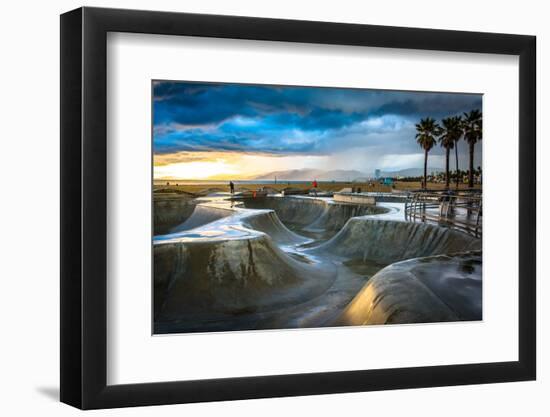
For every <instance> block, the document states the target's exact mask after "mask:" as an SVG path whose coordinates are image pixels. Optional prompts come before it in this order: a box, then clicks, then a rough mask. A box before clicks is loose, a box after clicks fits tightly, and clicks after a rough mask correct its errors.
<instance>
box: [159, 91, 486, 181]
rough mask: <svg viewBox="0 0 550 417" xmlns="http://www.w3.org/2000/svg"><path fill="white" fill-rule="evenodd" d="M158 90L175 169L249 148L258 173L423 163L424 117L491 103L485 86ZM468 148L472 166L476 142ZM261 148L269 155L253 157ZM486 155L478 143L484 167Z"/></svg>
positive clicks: (162, 157)
mask: <svg viewBox="0 0 550 417" xmlns="http://www.w3.org/2000/svg"><path fill="white" fill-rule="evenodd" d="M153 93H154V97H153V100H154V109H153V110H154V111H153V115H154V116H153V118H154V120H153V122H154V128H153V134H154V138H153V139H154V141H153V144H154V153H155V166H164V167H165V168H164V169H165V172H164V173H165V174H166V172H169V170H168V169H167V168H166V166H167V165H171V164H179V166H181V164H184V163H193V162H195V163H198V162H201V161H202V162H210V163H212V162H213V161H217V162H219V163H227V164H226V166H230V165H231V164H232V163H233V165H235V163H237V161H238V156H239V155H247V158H248V159H247V161H249V162H247V163H246V164H244V165H246V166H244V167H241V168H242V169H244V171H246V172H247V173H249V174H250V173H251V172H254V173H255V171H259V170H261V169H262V168H263V167H264V166H265V165H266V164H267V165H273V166H265V172H269V171H273V170H275V169H274V168H277V169H279V168H281V167H282V168H285V167H286V166H287V165H288V166H289V167H290V168H302V167H301V166H297V165H299V164H300V161H303V163H304V167H313V168H325V169H356V170H360V171H363V172H365V173H369V174H370V173H371V172H372V171H373V170H374V169H376V168H381V169H384V170H398V169H404V168H415V167H421V166H422V162H423V153H422V150H421V149H420V147H419V146H418V145H417V144H416V142H415V129H414V124H415V123H417V122H418V121H419V120H420V118H423V117H427V116H430V117H434V118H436V119H441V118H442V117H447V116H450V115H455V114H461V113H462V112H465V111H469V110H472V109H481V104H482V103H481V95H472V94H455V93H452V94H449V93H419V92H402V91H386V90H366V89H342V88H315V87H286V86H263V85H240V84H215V83H211V84H210V83H195V82H164V81H162V82H161V81H155V82H154V83H153ZM459 152H460V162H461V165H462V167H463V168H464V167H465V164H466V161H467V154H466V152H467V148H466V144H462V145H461V146H460V147H459ZM442 155H443V150H442V149H441V148H440V147H439V146H437V147H436V148H434V149H433V150H432V151H431V152H430V159H431V160H430V162H431V163H430V166H431V167H433V168H442V167H443V166H444V159H443V157H442ZM253 156H256V157H258V158H259V159H258V160H259V161H262V164H258V163H253V162H252V157H253ZM224 158H226V159H224ZM235 158H237V159H235ZM269 161H273V163H272V164H271V163H270V162H269ZM480 161H481V146H480V145H478V146H477V147H476V166H477V165H479V164H480ZM228 164H229V165H228ZM239 164H241V165H243V161H242V160H241V161H240V162H239ZM327 164H328V165H330V166H327ZM451 166H454V162H453V164H452V165H451ZM196 167H198V166H196ZM203 168H204V170H206V171H207V169H206V168H205V167H203ZM218 168H219V169H222V168H221V166H220V167H218ZM233 168H234V169H237V168H236V167H235V166H234V167H233ZM222 170H223V169H222ZM218 174H219V173H218V172H215V173H214V174H212V175H218ZM201 175H202V174H201ZM232 175H233V174H232ZM243 175H244V174H243ZM168 176H170V175H168ZM207 176H208V175H207Z"/></svg>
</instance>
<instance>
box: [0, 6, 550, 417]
mask: <svg viewBox="0 0 550 417" xmlns="http://www.w3.org/2000/svg"><path fill="white" fill-rule="evenodd" d="M369 3H370V4H369ZM442 3H443V2H441V1H427V0H426V1H424V0H417V1H410V0H409V1H408V0H399V1H393V2H368V3H367V2H358V1H355V2H354V1H352V0H349V1H348V0H339V1H325V2H320V1H315V2H313V1H312V2H306V1H298V0H278V1H270V2H261V1H254V0H232V1H223V0H200V1H192V0H189V1H187V2H182V1H177V0H173V1H169V0H157V1H154V2H153V1H146V0H125V1H118V2H115V1H93V0H88V1H87V2H86V4H87V5H89V6H105V7H123V8H139V9H159V10H170V11H187V12H199V13H217V14H240V15H250V16H265V17H281V18H294V19H309V20H327V21H341V22H354V23H371V24H381V25H396V26H417V27H432V28H442V29H461V30H475V31H494V32H510V33H522V34H534V35H537V36H538V74H539V78H538V89H537V93H538V120H539V129H538V138H539V144H540V146H539V150H538V154H539V156H538V160H539V186H538V190H539V195H540V194H541V192H542V190H543V187H544V188H546V187H545V184H546V183H548V182H549V181H550V175H549V171H550V170H549V169H548V167H546V168H542V167H541V166H540V165H541V162H542V161H543V156H542V155H544V154H545V153H546V152H550V146H549V144H548V142H546V143H543V141H542V140H541V138H542V137H543V136H544V133H546V135H548V125H547V124H544V123H543V122H544V121H543V120H541V119H542V118H541V115H542V114H543V109H544V110H547V104H548V97H549V96H550V91H549V87H548V85H549V84H548V81H547V80H546V79H544V77H541V75H542V74H543V72H544V71H546V73H547V74H548V73H550V72H549V70H548V60H549V58H550V49H549V48H548V42H549V40H550V26H548V24H547V15H548V12H547V11H545V10H544V2H541V1H534V0H533V1H532V0H524V1H521V2H518V1H514V2H508V1H506V2H504V1H501V2H480V1H479V0H473V1H472V0H462V1H460V2H449V3H448V4H445V5H443V4H442ZM80 5H81V3H80V2H78V1H70V0H60V1H57V2H55V4H53V3H52V2H38V1H27V2H23V1H20V2H15V1H12V2H4V4H3V7H2V18H1V23H0V30H1V35H2V36H1V37H0V42H1V43H2V48H1V60H2V64H1V65H0V71H1V73H2V78H1V79H2V81H3V83H2V88H1V89H0V107H1V108H0V115H1V120H2V129H1V130H0V138H1V148H0V149H1V153H0V155H1V158H0V170H1V175H0V178H1V181H2V188H1V189H2V190H3V194H2V200H1V202H2V204H0V211H1V213H0V222H1V227H0V231H1V234H2V241H1V242H2V243H1V245H2V249H3V250H2V252H1V253H2V256H1V258H0V259H1V261H0V277H1V279H2V283H3V285H2V287H1V290H0V309H1V314H0V318H1V323H2V327H1V330H2V344H1V345H0V346H1V348H0V349H1V352H2V354H1V355H0V370H1V377H0V384H1V388H0V392H2V402H1V403H0V409H1V410H2V414H4V415H25V414H29V415H31V413H32V412H40V413H41V414H45V415H49V414H52V415H72V414H76V411H75V410H74V409H72V408H70V407H68V406H65V405H62V404H59V403H58V402H57V399H56V396H57V393H58V377H59V371H58V368H59V362H58V345H59V344H58V339H59V325H58V304H59V296H58V292H59V291H58V274H59V249H58V246H59V232H58V230H59V220H58V217H59V216H58V210H59V187H58V182H59V181H58V179H59V166H58V165H59V156H58V154H59V142H58V140H59V139H58V137H59V93H58V91H59V51H58V49H59V46H58V43H59V17H58V15H59V14H60V13H62V12H64V11H67V10H70V9H73V8H76V7H79V6H80ZM545 12H546V13H545ZM543 95H544V96H543ZM543 100H544V102H543ZM543 129H544V130H545V132H543ZM544 159H546V158H544ZM545 202H546V203H549V202H550V201H548V197H542V196H540V197H539V212H541V211H542V207H544V206H545V204H544V203H545ZM539 220H540V221H539V226H538V228H539V250H538V253H539V259H540V260H541V262H539V273H538V276H539V297H538V298H539V309H538V311H539V326H538V330H539V367H538V372H539V380H538V381H537V382H528V383H508V384H497V385H483V386H467V387H454V388H435V389H422V390H405V391H388V392H377V393H360V394H347V395H327V396H316V397H302V398H291V399H272V400H255V401H239V402H233V403H212V404H199V405H180V406H169V407H154V408H151V407H146V408H141V409H126V410H117V411H101V412H99V414H100V415H107V414H110V415H112V414H114V413H120V414H121V415H132V416H133V415H144V416H145V415H176V414H181V413H189V414H192V415H219V414H221V413H224V415H239V416H245V415H284V414H288V415H298V413H299V412H301V413H302V414H304V415H311V414H316V415H327V416H329V415H341V414H344V413H354V414H356V413H361V414H367V413H368V414H371V415H399V414H402V415H403V414H406V415H411V416H416V415H419V416H432V415H433V416H439V415H446V416H461V417H463V416H464V415H501V416H502V415H519V414H524V415H534V416H536V415H548V413H549V411H550V405H549V404H550V403H549V401H548V398H547V395H548V394H547V393H548V392H549V391H550V382H549V378H550V366H549V361H548V358H547V355H546V354H545V353H546V352H548V351H549V336H550V330H549V326H548V324H547V323H546V321H547V319H548V318H549V317H550V308H549V304H550V303H548V302H546V304H543V302H542V301H543V300H544V299H547V298H548V297H549V296H550V285H549V283H548V281H547V280H546V279H545V278H546V275H548V273H549V272H550V271H549V268H548V267H547V266H543V265H541V264H542V261H544V259H542V258H543V256H544V255H545V254H546V253H547V252H548V249H549V248H550V246H549V235H548V226H549V221H548V220H547V219H544V218H542V217H541V216H539ZM543 230H544V231H545V232H547V233H546V235H545V236H544V237H542V233H543ZM366 353H367V352H366ZM545 394H546V395H545Z"/></svg>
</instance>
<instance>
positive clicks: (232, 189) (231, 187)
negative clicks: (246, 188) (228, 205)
mask: <svg viewBox="0 0 550 417" xmlns="http://www.w3.org/2000/svg"><path fill="white" fill-rule="evenodd" d="M229 190H230V191H231V194H235V184H233V181H229Z"/></svg>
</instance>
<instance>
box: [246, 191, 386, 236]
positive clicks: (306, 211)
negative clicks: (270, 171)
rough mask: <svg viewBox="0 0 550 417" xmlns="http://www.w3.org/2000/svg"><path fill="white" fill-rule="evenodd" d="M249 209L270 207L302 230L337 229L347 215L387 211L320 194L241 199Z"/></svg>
mask: <svg viewBox="0 0 550 417" xmlns="http://www.w3.org/2000/svg"><path fill="white" fill-rule="evenodd" d="M242 203H243V205H244V207H246V208H249V209H271V210H274V211H275V213H277V216H278V217H279V219H280V220H281V221H282V222H283V223H284V224H292V225H294V226H298V227H299V228H300V229H301V230H303V231H310V232H319V231H328V232H333V233H332V234H334V233H336V232H337V231H339V230H340V229H341V228H342V227H343V226H344V224H345V223H346V221H347V220H348V219H349V218H351V217H356V216H364V215H372V216H377V215H382V214H386V213H388V212H389V211H390V209H389V208H387V207H381V206H372V205H361V204H349V203H342V202H335V201H333V200H332V199H327V198H322V197H304V196H285V197H282V196H266V197H262V198H257V199H243V200H242Z"/></svg>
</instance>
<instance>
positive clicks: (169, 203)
mask: <svg viewBox="0 0 550 417" xmlns="http://www.w3.org/2000/svg"><path fill="white" fill-rule="evenodd" d="M195 204H196V203H195V201H194V199H193V198H191V197H190V196H189V195H187V194H177V193H155V194H154V195H153V224H154V233H155V235H161V234H165V233H169V232H170V231H171V230H172V229H173V228H174V227H176V226H177V225H179V224H181V223H183V222H184V221H185V220H187V218H189V217H190V216H191V214H192V213H193V210H194V209H195Z"/></svg>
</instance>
